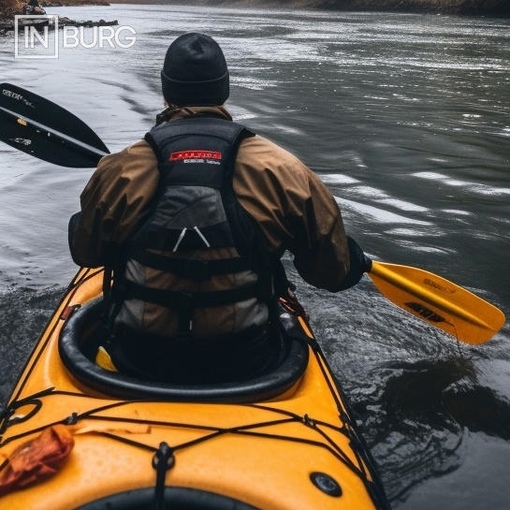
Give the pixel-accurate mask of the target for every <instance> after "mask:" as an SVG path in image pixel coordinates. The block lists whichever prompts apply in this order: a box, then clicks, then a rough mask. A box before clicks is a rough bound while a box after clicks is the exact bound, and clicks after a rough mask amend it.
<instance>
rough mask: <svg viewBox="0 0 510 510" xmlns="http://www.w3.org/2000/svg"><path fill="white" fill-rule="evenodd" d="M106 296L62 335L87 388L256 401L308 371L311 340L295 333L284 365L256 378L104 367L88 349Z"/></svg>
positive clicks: (166, 397) (73, 318)
mask: <svg viewBox="0 0 510 510" xmlns="http://www.w3.org/2000/svg"><path fill="white" fill-rule="evenodd" d="M101 312H102V299H101V298H98V299H95V300H92V301H90V302H87V303H85V304H84V305H83V306H81V307H79V308H77V309H76V310H75V311H74V312H73V313H72V314H71V315H70V317H69V318H68V319H67V320H66V323H65V325H64V327H63V328H62V331H61V334H60V337H59V344H58V349H59V354H60V358H61V360H62V362H63V364H64V366H65V367H66V369H67V370H68V371H69V372H70V373H71V374H72V376H73V377H74V378H75V379H77V380H78V381H79V382H80V383H82V384H83V385H85V386H86V387H89V388H91V389H92V390H94V391H97V392H99V393H102V394H106V395H110V396H113V397H115V398H121V399H150V400H162V401H175V402H224V403H250V402H260V401H264V400H270V399H273V398H276V397H278V396H279V395H282V394H284V393H285V392H287V391H288V390H289V389H291V388H292V387H293V386H294V385H295V384H297V383H298V382H299V380H300V379H301V377H302V376H303V375H304V373H305V371H306V367H307V365H308V359H309V345H308V343H307V342H306V341H305V340H304V339H303V338H294V337H289V338H288V339H287V350H286V353H285V356H284V357H283V360H282V361H281V362H280V364H279V365H278V366H277V367H276V368H274V369H272V370H270V371H269V372H267V373H265V374H263V375H261V376H258V377H256V378H253V379H250V380H242V381H235V382H229V383H223V382H222V383H216V384H208V385H184V384H183V385H177V384H166V383H159V382H154V381H144V380H140V379H137V378H135V377H131V376H128V375H124V374H121V373H118V372H110V371H108V370H105V369H104V368H101V367H100V366H98V365H97V364H96V363H95V361H94V360H92V359H90V357H89V356H87V355H85V353H84V344H85V343H86V340H87V335H86V334H85V333H84V332H90V331H91V329H93V328H94V325H99V323H100V320H101ZM89 334H90V333H89Z"/></svg>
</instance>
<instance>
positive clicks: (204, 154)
mask: <svg viewBox="0 0 510 510" xmlns="http://www.w3.org/2000/svg"><path fill="white" fill-rule="evenodd" d="M168 159H169V161H188V162H197V163H198V161H197V160H202V161H203V160H216V161H220V160H221V159H222V154H221V152H219V151H207V150H202V149H196V150H187V151H177V152H172V153H171V154H170V157H169V158H168Z"/></svg>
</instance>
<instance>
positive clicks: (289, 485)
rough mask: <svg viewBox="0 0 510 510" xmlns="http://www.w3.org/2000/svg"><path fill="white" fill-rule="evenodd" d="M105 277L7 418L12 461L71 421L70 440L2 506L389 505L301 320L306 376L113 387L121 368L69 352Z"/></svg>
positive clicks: (36, 362) (60, 333) (77, 301)
mask: <svg viewBox="0 0 510 510" xmlns="http://www.w3.org/2000/svg"><path fill="white" fill-rule="evenodd" d="M101 285H102V272H101V271H100V270H86V269H83V270H81V271H80V272H79V273H78V275H77V276H76V278H75V280H74V281H73V282H72V284H71V286H70V288H69V290H68V292H67V293H66V295H65V297H64V299H63V300H62V302H61V304H60V305H59V307H58V309H57V311H56V312H55V314H54V316H53V317H52V318H51V320H50V322H49V324H48V326H47V328H46V329H45V331H44V333H43V334H42V336H41V338H40V339H39V342H38V343H37V345H36V347H35V349H34V351H33V353H32V356H31V357H30V359H29V361H28V363H27V365H26V367H25V369H24V371H23V373H22V374H21V377H20V379H19V381H18V383H17V385H16V387H15V389H14V391H13V393H12V396H11V399H10V401H9V404H8V406H7V411H6V412H5V413H4V417H3V420H2V424H1V428H0V433H1V442H0V456H1V458H5V459H12V457H13V455H14V454H15V452H16V450H19V449H20V448H21V447H23V445H24V444H26V443H27V441H31V440H33V439H34V438H37V437H38V436H39V435H40V434H41V433H42V432H44V431H45V430H48V429H49V428H51V427H55V426H59V427H63V428H65V430H66V433H69V435H70V436H71V437H72V441H73V447H72V449H71V451H70V453H69V454H68V456H67V457H66V459H65V461H63V463H62V464H61V465H59V466H58V468H56V469H55V472H54V473H53V474H52V475H51V476H46V477H41V479H37V480H32V481H31V483H30V484H29V485H28V486H27V487H25V488H21V489H16V490H13V491H12V492H9V493H7V494H5V495H3V496H1V497H0V510H7V509H9V510H10V509H13V508H24V509H25V508H26V509H30V510H39V509H40V510H47V509H48V508H52V509H53V510H71V509H83V510H94V509H95V510H99V509H102V508H104V509H106V508H115V509H124V510H127V509H130V508H137V509H141V508H142V509H143V508H148V509H149V508H150V509H152V508H167V507H168V508H180V509H186V508H189V509H194V508H200V509H202V510H203V509H208V508H210V509H216V508H217V509H219V510H221V509H233V508H236V509H238V510H245V509H246V510H249V509H252V508H255V509H268V510H269V509H271V510H291V509H292V510H300V509H303V510H304V509H307V510H310V509H315V508H316V509H320V510H328V509H356V510H362V509H375V508H389V505H388V503H387V500H386V498H385V496H384V491H383V489H382V487H381V485H380V482H379V479H378V477H377V475H376V473H375V471H374V468H373V463H372V460H371V457H370V453H369V452H368V451H367V449H366V447H365V446H364V444H363V441H362V440H361V439H360V438H359V437H358V435H357V434H356V431H355V428H354V425H353V423H352V421H351V418H350V416H349V411H348V409H347V407H346V404H345V400H344V398H343V396H342V395H341V393H340V391H339V388H338V387H337V384H336V382H335V380H334V377H333V376H332V374H331V372H330V370H329V367H328V366H327V363H326V361H325V359H324V357H323V355H322V352H321V351H320V348H319V347H318V344H317V342H316V341H315V340H314V339H313V337H312V335H311V332H310V330H309V327H308V325H307V324H306V322H305V321H304V319H303V317H300V318H299V321H300V323H301V324H302V325H303V331H304V332H305V333H306V334H307V338H308V341H307V342H306V344H305V347H304V349H305V350H306V356H305V357H304V358H303V357H302V356H301V358H299V356H298V358H299V359H297V358H296V359H295V360H294V362H295V363H294V362H293V363H294V365H295V366H297V365H299V363H301V364H302V365H303V367H302V369H299V370H300V374H299V375H298V376H296V375H293V376H292V377H290V376H289V372H288V371H287V372H286V376H285V377H284V378H283V379H284V381H283V379H282V380H278V381H279V382H278V381H277V382H276V383H274V384H273V386H272V387H271V389H270V391H269V390H268V386H267V385H265V383H257V384H251V385H250V384H248V385H244V386H243V384H240V386H241V388H242V389H241V390H239V386H238V385H235V386H233V387H231V388H230V389H229V388H228V385H227V386H225V385H219V386H218V387H213V388H207V389H206V390H204V389H203V388H197V387H177V388H175V387H174V388H170V389H168V388H164V387H163V388H161V387H159V386H157V385H156V386H155V387H152V388H150V387H149V389H147V387H146V386H144V384H142V383H133V381H131V380H129V379H127V380H124V381H121V383H120V385H119V384H117V383H116V382H115V383H111V384H110V383H108V380H109V379H112V378H113V379H115V378H117V377H120V376H119V375H118V374H115V373H106V372H107V371H106V370H104V369H100V368H97V367H95V368H94V369H91V370H92V372H90V371H89V368H90V367H88V364H91V365H94V364H93V363H92V362H91V361H90V360H85V361H83V359H78V361H76V363H75V364H74V365H73V360H72V359H67V361H66V362H64V361H63V359H65V357H66V356H68V357H70V358H72V357H73V356H74V355H73V354H72V351H69V349H68V348H67V347H66V346H65V345H64V346H63V343H65V336H66V333H65V332H66V328H67V330H68V329H69V323H70V320H71V319H70V316H72V315H73V313H72V312H73V311H76V310H77V309H79V308H80V307H82V306H83V305H85V304H86V303H90V302H92V301H94V300H95V299H97V298H98V296H100V294H101ZM71 329H72V328H71ZM301 344H302V345H303V342H301ZM66 349H67V350H66ZM70 352H71V354H70ZM77 367H80V369H81V373H80V370H77ZM94 370H99V374H100V375H99V378H96V376H95V375H94V374H95V373H94ZM289 370H292V369H289ZM91 374H92V375H91ZM270 378H271V377H270ZM113 379H112V380H113ZM98 381H99V382H98ZM282 381H283V382H282ZM280 383H281V384H280ZM278 384H280V387H279V389H278V388H277V386H278ZM101 385H103V386H101ZM114 386H115V388H114ZM231 386H232V385H231ZM141 388H142V389H141ZM143 388H145V389H143ZM243 392H244V393H243ZM257 392H258V393H257ZM130 393H131V395H132V396H131V397H130V396H129V395H130ZM186 394H187V395H188V396H189V398H186ZM7 464H8V462H7V461H6V462H4V464H3V465H2V469H0V476H1V474H2V470H5V468H6V465H7ZM155 499H158V500H159V503H155ZM157 504H159V505H160V506H157ZM155 505H156V506H155ZM165 505H166V506H165Z"/></svg>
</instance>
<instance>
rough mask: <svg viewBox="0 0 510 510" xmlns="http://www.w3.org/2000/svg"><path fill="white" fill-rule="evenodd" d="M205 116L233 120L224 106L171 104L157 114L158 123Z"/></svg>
mask: <svg viewBox="0 0 510 510" xmlns="http://www.w3.org/2000/svg"><path fill="white" fill-rule="evenodd" d="M204 116H208V117H211V116H215V117H219V118H222V119H226V120H232V116H231V115H230V113H229V112H228V110H227V109H226V108H225V107H224V106H183V107H180V106H169V107H168V108H166V109H165V110H163V111H162V112H161V113H159V114H158V115H157V116H156V125H158V124H161V123H162V122H167V121H169V120H178V119H186V118H191V117H204Z"/></svg>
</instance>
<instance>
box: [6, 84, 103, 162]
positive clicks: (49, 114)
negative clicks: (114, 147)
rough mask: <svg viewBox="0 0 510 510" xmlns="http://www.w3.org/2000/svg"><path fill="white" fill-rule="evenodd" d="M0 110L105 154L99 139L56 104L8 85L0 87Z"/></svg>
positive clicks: (74, 116) (76, 118)
mask: <svg viewBox="0 0 510 510" xmlns="http://www.w3.org/2000/svg"><path fill="white" fill-rule="evenodd" d="M0 89H1V94H0V106H1V107H3V108H5V109H7V110H11V111H13V112H15V113H17V114H19V115H21V116H22V117H26V118H28V119H31V120H33V121H35V122H38V123H39V124H43V125H45V126H47V127H48V128H50V129H52V130H54V131H59V132H61V133H64V134H65V135H67V136H69V137H71V138H75V139H76V140H79V141H80V142H82V143H84V144H86V145H91V146H92V147H95V148H96V149H98V150H100V151H102V152H108V149H107V147H106V145H105V144H104V143H103V141H102V140H101V138H99V136H97V134H96V133H95V132H94V131H92V129H91V128H90V127H89V126H87V124H85V123H84V122H83V121H82V120H81V119H79V118H78V117H76V115H74V114H72V113H71V112H69V111H68V110H66V109H64V108H62V107H61V106H59V105H58V104H55V103H53V102H52V101H49V100H48V99H45V98H44V97H41V96H39V95H37V94H34V93H33V92H30V91H29V90H25V89H22V88H21V87H17V86H16V85H11V84H10V83H2V84H1V85H0Z"/></svg>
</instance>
